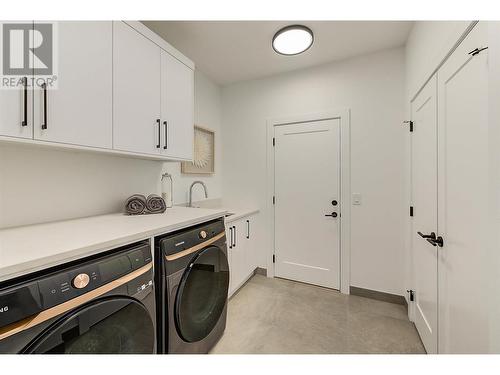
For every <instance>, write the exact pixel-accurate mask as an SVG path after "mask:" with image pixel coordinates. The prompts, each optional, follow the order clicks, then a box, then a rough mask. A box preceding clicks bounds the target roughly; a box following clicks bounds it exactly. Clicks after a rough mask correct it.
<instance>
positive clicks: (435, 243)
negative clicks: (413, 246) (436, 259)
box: [427, 236, 444, 247]
mask: <svg viewBox="0 0 500 375" xmlns="http://www.w3.org/2000/svg"><path fill="white" fill-rule="evenodd" d="M427 242H429V243H430V244H431V245H432V246H439V247H443V246H444V240H443V237H441V236H438V237H437V238H429V239H427Z"/></svg>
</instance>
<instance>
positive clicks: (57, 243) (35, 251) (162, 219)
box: [0, 207, 227, 282]
mask: <svg viewBox="0 0 500 375" xmlns="http://www.w3.org/2000/svg"><path fill="white" fill-rule="evenodd" d="M226 212H227V210H226V209H223V208H187V207H173V208H169V209H167V211H166V212H165V213H163V214H155V215H139V216H129V215H124V214H110V215H100V216H93V217H87V218H81V219H73V220H65V221H58V222H51V223H44V224H36V225H28V226H22V227H15V228H7V229H2V230H0V282H1V281H5V280H8V279H12V278H15V277H18V276H22V275H26V274H29V273H32V272H36V271H39V270H42V269H46V268H49V267H52V266H56V265H59V264H63V263H67V262H70V261H73V260H76V259H80V258H84V257H87V256H89V255H94V254H97V253H100V252H104V251H107V250H110V249H112V248H114V247H120V246H123V245H126V244H128V243H132V242H136V241H140V240H144V239H148V238H150V237H153V236H156V235H160V234H164V233H169V232H173V231H175V230H178V229H182V228H185V227H189V226H192V225H196V224H200V223H203V222H206V221H210V220H213V219H216V218H220V217H223V216H224V215H225V214H226Z"/></svg>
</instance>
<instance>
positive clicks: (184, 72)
mask: <svg viewBox="0 0 500 375" xmlns="http://www.w3.org/2000/svg"><path fill="white" fill-rule="evenodd" d="M161 117H162V138H163V140H162V153H163V154H165V155H167V156H172V157H175V158H182V159H192V158H193V131H194V72H193V70H192V69H191V68H189V67H187V66H186V65H184V64H183V63H182V62H180V61H179V60H177V59H176V58H175V57H173V56H171V55H170V54H168V53H167V52H165V51H162V52H161Z"/></svg>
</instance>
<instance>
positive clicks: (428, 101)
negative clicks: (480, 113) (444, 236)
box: [411, 76, 438, 353]
mask: <svg viewBox="0 0 500 375" xmlns="http://www.w3.org/2000/svg"><path fill="white" fill-rule="evenodd" d="M411 109H412V121H413V124H414V130H413V133H411V134H412V135H411V137H412V205H413V206H414V214H413V221H412V259H413V274H414V289H415V326H416V327H417V330H418V332H419V334H420V337H421V338H422V342H423V344H424V346H425V349H426V351H427V353H436V352H437V343H438V341H437V340H438V326H437V325H438V311H437V308H438V300H437V298H438V295H437V291H438V290H437V288H438V285H437V280H438V274H437V272H438V258H437V257H438V250H437V247H436V246H434V245H433V244H431V243H430V242H429V241H428V239H431V240H432V238H430V237H432V233H434V237H435V236H436V235H435V233H436V231H437V77H436V76H434V77H433V78H432V79H431V80H430V81H429V82H428V83H427V85H426V86H425V87H424V89H423V90H422V91H421V92H420V93H419V95H418V96H417V97H416V98H415V100H414V101H413V102H412V103H411Z"/></svg>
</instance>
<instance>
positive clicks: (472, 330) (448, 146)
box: [438, 22, 498, 353]
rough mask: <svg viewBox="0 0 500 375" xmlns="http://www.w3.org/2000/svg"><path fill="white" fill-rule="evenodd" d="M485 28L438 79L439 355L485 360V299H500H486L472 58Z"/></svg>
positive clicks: (481, 73) (481, 151) (482, 119)
mask: <svg viewBox="0 0 500 375" xmlns="http://www.w3.org/2000/svg"><path fill="white" fill-rule="evenodd" d="M485 26H486V25H484V23H483V22H480V23H479V24H478V25H476V27H475V28H474V29H473V30H472V31H471V33H470V34H469V36H468V37H467V38H466V39H465V40H464V41H463V42H462V43H461V45H460V46H459V47H458V48H457V49H456V50H455V52H454V53H453V54H452V56H451V57H450V58H449V59H448V61H447V62H446V63H445V64H444V65H443V66H442V68H441V69H440V70H439V72H438V79H439V80H438V93H439V98H438V113H439V125H438V129H439V130H438V139H439V146H438V160H439V165H438V181H439V184H438V194H439V195H438V201H439V210H438V217H439V221H438V235H439V236H442V237H443V238H444V246H443V247H442V248H439V249H438V251H439V322H440V323H439V352H440V353H487V352H488V351H489V343H488V341H489V329H488V316H489V315H488V314H489V311H488V306H489V305H488V304H489V298H498V296H497V295H489V294H488V293H487V292H486V291H487V290H489V285H488V282H487V277H489V275H488V272H486V271H487V270H488V265H489V264H490V263H491V262H492V261H493V259H494V258H493V254H489V253H488V235H489V233H488V228H489V226H488V217H489V216H488V208H489V200H488V194H489V191H488V181H489V164H488V144H489V142H488V141H489V133H488V132H489V129H488V50H483V51H481V52H480V53H478V54H476V55H473V54H471V53H470V52H471V51H473V50H475V49H476V48H479V49H481V48H483V47H486V40H487V39H486V37H487V35H486V30H485ZM490 235H491V234H490ZM497 250H498V249H497ZM495 319H498V317H497V316H495Z"/></svg>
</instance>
